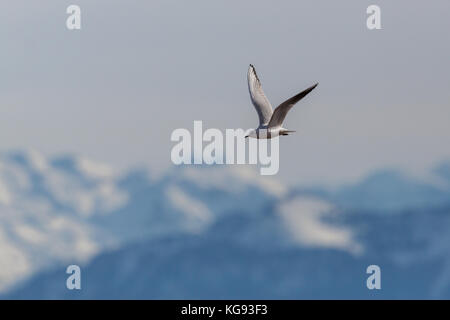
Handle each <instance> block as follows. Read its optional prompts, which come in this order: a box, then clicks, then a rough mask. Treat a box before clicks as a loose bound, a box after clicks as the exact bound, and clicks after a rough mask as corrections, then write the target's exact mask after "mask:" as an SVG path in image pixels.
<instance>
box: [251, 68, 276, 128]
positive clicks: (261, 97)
mask: <svg viewBox="0 0 450 320" xmlns="http://www.w3.org/2000/svg"><path fill="white" fill-rule="evenodd" d="M247 80H248V91H249V92H250V98H251V99H252V103H253V105H254V106H255V109H256V112H257V113H258V117H259V124H260V125H261V124H267V123H268V122H269V121H270V118H271V117H272V113H273V111H272V105H271V104H270V102H269V100H268V99H267V97H266V95H265V94H264V91H263V89H262V87H261V82H259V79H258V76H257V75H256V71H255V67H253V65H250V67H249V68H248V73H247Z"/></svg>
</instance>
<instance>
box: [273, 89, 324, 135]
mask: <svg viewBox="0 0 450 320" xmlns="http://www.w3.org/2000/svg"><path fill="white" fill-rule="evenodd" d="M317 85H318V83H316V84H315V85H313V86H311V87H309V88H308V89H306V90H303V91H302V92H300V93H299V94H296V95H295V96H293V97H292V98H289V99H287V100H286V101H285V102H283V103H282V104H280V105H279V106H278V107H277V108H276V109H275V111H274V112H273V115H272V118H271V119H270V121H269V125H268V127H269V128H270V127H277V126H281V125H282V124H283V121H284V118H286V114H287V113H288V112H289V110H291V108H292V107H293V106H294V105H295V104H296V103H297V102H299V101H300V100H301V99H302V98H304V97H305V96H306V95H307V94H308V93H310V92H311V91H313V90H314V88H315V87H317Z"/></svg>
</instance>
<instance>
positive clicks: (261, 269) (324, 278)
mask: <svg viewBox="0 0 450 320" xmlns="http://www.w3.org/2000/svg"><path fill="white" fill-rule="evenodd" d="M433 174H434V176H435V177H436V181H437V182H433V183H431V182H426V181H420V180H418V179H413V178H411V177H408V176H406V175H404V174H402V173H400V172H397V171H395V170H384V171H379V172H375V173H374V174H372V175H370V176H368V177H366V178H365V179H363V180H362V181H360V182H359V183H356V184H353V185H346V186H342V187H339V188H333V189H330V188H325V187H312V188H300V187H298V188H287V187H286V186H285V185H283V184H281V183H280V182H278V181H277V180H276V179H273V178H272V177H267V176H260V175H259V173H258V172H257V170H255V168H251V167H248V166H214V167H198V166H197V167H196V166H186V167H183V166H181V167H175V168H173V169H172V170H170V172H168V173H167V174H165V175H164V176H162V177H152V176H151V175H150V174H149V173H148V172H147V171H145V170H135V171H132V172H129V173H127V174H125V175H118V174H116V173H115V172H114V171H113V170H112V169H111V168H109V167H108V166H105V165H103V164H98V163H95V162H92V161H90V160H88V159H85V158H82V157H77V156H63V157H57V158H52V159H47V158H45V157H43V156H42V155H40V154H38V153H35V152H10V153H2V154H0V294H1V296H0V297H1V298H4V299H5V298H6V299H8V298H19V299H27V298H33V299H52V298H57V299H80V298H82V299H91V298H92V299H93V298H96V299H107V298H112V299H120V298H125V299H175V298H176V299H197V298H199V299H200V298H201V299H224V298H230V299H240V298H243V299H259V298H266V299H310V298H324V299H331V298H340V299H345V298H357V299H365V298H368V299H373V298H375V299H378V298H401V299H408V298H425V299H429V298H447V299H448V298H450V233H449V232H448V230H449V229H450V163H449V164H442V165H441V166H439V167H438V168H436V169H435V170H434V171H433ZM70 264H78V265H80V266H81V270H82V289H81V290H72V291H71V290H68V289H67V288H66V278H67V277H68V275H67V274H66V273H65V270H66V267H67V266H68V265H70ZM372 264H375V265H378V266H380V268H381V274H382V276H381V279H382V280H381V283H382V289H381V290H368V289H367V287H366V279H367V277H368V276H369V275H368V274H366V268H367V266H369V265H372Z"/></svg>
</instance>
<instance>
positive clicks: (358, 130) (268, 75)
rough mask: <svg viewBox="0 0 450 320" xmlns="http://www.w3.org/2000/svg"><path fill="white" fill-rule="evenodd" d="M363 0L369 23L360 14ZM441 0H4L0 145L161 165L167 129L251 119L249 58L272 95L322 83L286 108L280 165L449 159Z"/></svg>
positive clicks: (344, 174) (353, 174) (449, 46)
mask: <svg viewBox="0 0 450 320" xmlns="http://www.w3.org/2000/svg"><path fill="white" fill-rule="evenodd" d="M70 4H77V5H79V6H80V7H81V10H82V13H81V16H82V29H81V30H79V31H69V30H67V28H66V25H65V21H66V18H67V16H68V15H67V14H66V8H67V6H68V5H70ZM370 4H378V5H379V6H380V7H381V20H382V22H381V23H382V30H373V31H370V30H368V29H367V28H366V18H367V14H366V8H367V6H368V5H370ZM449 12H450V2H449V1H448V0H433V1H428V2H427V1H418V0H415V1H412V0H397V1H384V0H383V1H381V0H375V1H364V0H344V1H318V0H308V1H299V0H295V1H266V0H257V1H245V2H244V1H210V0H205V1H156V0H152V1H144V0H141V1H130V0H127V1H125V0H122V1H112V0H107V1H106V0H96V1H92V0H78V1H75V0H72V1H62V0H53V1H49V0H42V1H29V0H14V1H12V0H10V1H2V2H1V4H0V39H1V50H0V97H1V100H0V101H1V104H0V137H1V139H0V150H3V151H4V150H11V149H35V150H37V151H41V152H43V153H44V154H47V155H56V154H60V153H66V152H70V153H76V154H82V155H85V156H87V157H89V158H93V159H96V160H100V161H103V162H106V163H110V164H112V165H114V166H116V167H117V168H121V169H125V168H128V167H131V166H135V165H138V164H139V165H146V166H149V167H150V168H152V169H153V170H156V171H160V170H162V169H164V170H166V169H169V168H170V167H171V166H172V163H171V161H170V150H171V148H172V146H173V145H174V144H173V143H171V141H170V134H171V132H172V131H173V130H174V129H176V128H181V127H184V128H188V129H190V130H192V127H193V121H194V120H203V125H204V127H205V128H220V129H225V128H250V127H254V126H256V125H257V116H256V112H255V111H254V109H253V107H252V105H251V102H250V99H249V96H248V92H247V83H246V74H247V68H248V64H249V63H252V64H254V65H255V66H256V70H257V72H258V74H259V77H260V79H261V81H262V84H263V88H264V90H265V92H266V95H267V96H268V98H269V99H270V100H271V102H272V104H273V105H274V107H275V106H277V105H278V104H279V103H280V102H282V101H283V100H284V99H286V98H288V97H290V96H291V95H293V94H295V93H297V92H299V91H300V90H302V89H304V88H306V87H307V86H309V85H311V84H313V83H315V82H317V81H318V82H319V83H320V84H319V86H318V87H317V88H316V89H315V90H314V91H313V92H312V93H311V94H310V95H309V96H308V97H307V98H305V99H304V100H303V101H301V102H300V103H299V104H298V105H296V106H295V107H294V108H293V109H292V110H291V111H290V113H289V115H288V117H287V118H286V122H285V126H286V127H287V128H289V129H292V130H297V133H296V134H294V135H292V136H288V137H283V139H282V141H281V143H280V152H281V163H280V166H281V167H280V172H279V174H278V176H279V177H280V178H281V179H283V180H284V181H287V182H289V183H293V184H294V183H295V184H306V183H310V182H324V181H325V182H327V183H334V182H339V181H343V180H352V179H355V178H357V177H359V176H361V175H362V174H366V173H368V172H370V171H371V170H374V169H377V168H381V167H385V166H394V167H400V168H403V169H406V170H409V171H410V172H413V173H415V174H420V173H422V172H424V171H425V170H426V169H427V168H429V167H431V166H432V165H434V164H436V163H439V162H440V161H443V160H444V159H450V147H449V146H450V87H449V85H450V59H449V57H450V41H449V40H448V39H449V31H450V19H449V17H448V13H449Z"/></svg>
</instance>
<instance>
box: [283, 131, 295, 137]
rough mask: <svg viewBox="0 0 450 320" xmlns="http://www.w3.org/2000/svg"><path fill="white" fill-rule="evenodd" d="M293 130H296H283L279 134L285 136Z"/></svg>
mask: <svg viewBox="0 0 450 320" xmlns="http://www.w3.org/2000/svg"><path fill="white" fill-rule="evenodd" d="M293 132H296V131H295V130H283V131H282V132H281V135H283V136H287V135H289V133H293Z"/></svg>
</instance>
